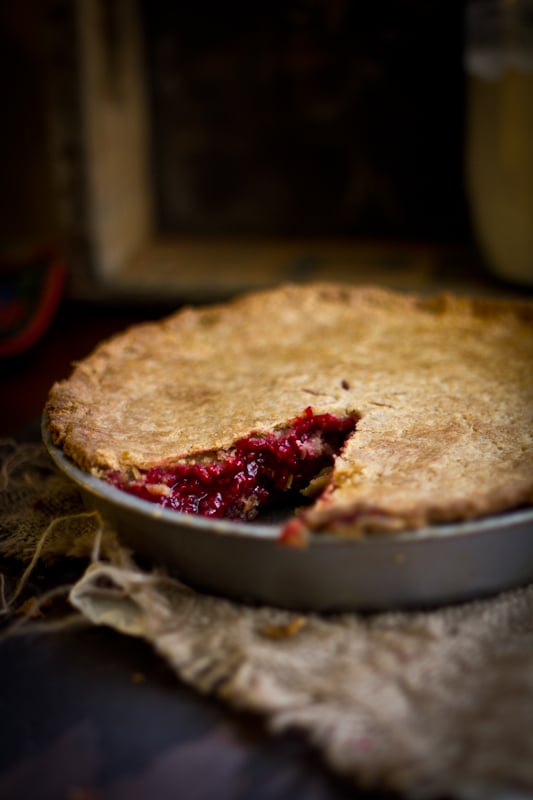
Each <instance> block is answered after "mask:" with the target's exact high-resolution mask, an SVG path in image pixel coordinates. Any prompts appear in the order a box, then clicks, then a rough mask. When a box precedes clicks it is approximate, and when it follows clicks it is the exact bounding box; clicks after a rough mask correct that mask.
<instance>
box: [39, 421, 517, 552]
mask: <svg viewBox="0 0 533 800" xmlns="http://www.w3.org/2000/svg"><path fill="white" fill-rule="evenodd" d="M41 434H42V439H43V442H44V444H45V447H46V449H47V451H48V453H49V455H50V457H51V459H52V461H53V462H54V464H55V465H56V466H57V467H58V468H59V470H60V471H61V472H63V474H65V475H66V476H67V477H68V478H70V479H71V480H72V481H73V482H74V483H75V484H77V485H78V486H79V487H80V488H81V489H82V490H83V491H85V492H88V493H89V494H91V495H93V496H96V497H98V498H99V499H101V500H104V501H105V502H106V503H111V504H112V505H113V506H115V507H121V508H127V509H128V510H129V511H133V512H137V513H138V514H139V515H140V516H142V517H147V518H150V519H153V520H163V521H165V522H166V523H168V524H174V525H176V527H178V528H179V527H183V526H185V527H188V528H193V529H194V528H196V529H198V530H203V531H205V532H210V533H213V534H216V535H221V536H228V537H235V538H240V539H243V540H246V539H252V540H258V539H262V540H271V541H272V542H273V543H278V544H279V542H280V538H279V535H280V533H281V530H282V525H281V523H279V524H275V523H265V522H263V523H255V522H245V521H240V520H227V519H217V518H210V517H203V516H200V515H196V514H186V513H183V512H180V511H174V510H173V509H169V508H164V507H163V506H160V505H158V504H156V503H151V502H150V501H149V500H143V499H142V498H139V497H135V496H134V495H131V494H128V493H127V492H125V491H123V490H122V489H118V488H117V487H115V486H112V485H111V484H109V483H107V482H106V481H105V480H103V479H102V478H98V477H96V476H95V475H91V474H90V473H88V472H86V471H85V470H83V469H81V468H80V467H78V466H77V465H76V464H75V463H74V462H73V461H72V460H71V459H70V458H69V457H68V456H67V455H66V454H65V452H64V451H63V450H62V448H61V447H58V446H57V445H55V444H54V443H53V442H52V438H51V435H50V431H49V427H48V421H47V419H46V415H43V419H42V425H41ZM527 523H532V524H533V507H529V506H528V507H525V508H518V509H514V510H510V511H505V512H502V513H500V514H493V515H490V516H485V517H480V518H476V519H470V520H463V521H460V522H453V523H440V524H437V525H428V526H424V527H422V528H418V529H416V530H408V531H395V532H382V533H381V532H380V533H372V534H371V535H367V536H365V535H363V536H360V535H358V536H354V537H350V536H349V535H334V534H327V533H310V534H309V537H308V542H307V544H308V546H310V545H313V546H325V545H327V546H335V545H339V544H340V543H342V544H343V545H344V546H346V544H347V543H353V544H355V545H357V546H361V545H365V546H369V547H372V545H373V544H375V543H378V542H379V544H380V546H383V544H386V543H390V545H391V546H397V545H398V544H400V543H401V544H402V546H405V545H408V544H409V542H413V543H414V542H421V541H432V540H435V541H441V540H442V539H443V538H447V537H450V538H451V537H453V538H458V537H467V536H477V535H481V534H485V533H486V532H487V531H490V530H493V529H501V528H502V527H503V526H505V527H513V526H515V525H525V524H527Z"/></svg>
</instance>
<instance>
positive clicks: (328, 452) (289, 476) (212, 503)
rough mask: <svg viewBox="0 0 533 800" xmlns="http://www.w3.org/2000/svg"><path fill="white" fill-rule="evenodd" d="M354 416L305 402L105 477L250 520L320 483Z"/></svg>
mask: <svg viewBox="0 0 533 800" xmlns="http://www.w3.org/2000/svg"><path fill="white" fill-rule="evenodd" d="M357 419H358V417H357V415H356V414H349V415H347V416H344V417H338V416H335V415H333V414H314V413H313V410H312V409H311V408H307V409H306V410H305V411H304V412H303V414H302V415H301V416H298V417H296V418H295V419H293V420H291V421H290V422H289V423H287V425H285V426H283V428H281V429H279V430H276V431H269V432H253V433H251V434H250V435H249V436H246V437H243V438H242V439H239V440H237V441H236V442H235V443H234V444H233V445H232V447H231V448H229V449H228V450H224V451H220V452H218V453H207V454H206V453H203V454H202V453H200V454H197V455H196V457H194V458H188V459H186V460H183V461H179V462H178V463H173V464H171V465H160V466H155V467H151V468H150V469H147V470H145V471H139V470H137V471H136V474H135V475H134V476H133V477H132V476H129V477H125V476H124V475H123V474H122V473H118V472H111V473H109V474H108V476H107V477H108V480H109V481H110V482H111V483H113V484H114V485H115V486H117V487H118V488H120V489H123V490H124V491H126V492H128V493H130V494H133V495H135V496H137V497H140V498H143V499H145V500H150V501H152V502H156V503H159V504H160V505H162V506H165V507H167V508H171V509H173V510H175V511H182V512H184V513H189V514H199V515H201V516H205V517H220V518H222V517H224V518H227V519H243V520H253V519H255V518H256V517H257V516H258V515H259V514H260V513H261V512H262V511H265V510H267V509H271V508H272V507H275V506H279V505H282V506H284V507H287V506H289V505H291V504H293V505H294V504H297V503H298V502H299V504H300V505H301V504H303V503H304V502H305V500H306V498H309V497H312V496H313V495H314V494H315V493H316V492H318V491H320V490H321V489H322V488H323V486H324V484H325V482H327V476H328V474H329V473H330V471H331V467H332V466H333V462H334V460H335V457H336V456H337V455H338V454H339V453H340V452H341V451H342V448H343V446H344V444H345V442H346V440H347V438H348V437H349V436H350V434H352V433H353V432H354V430H355V426H356V424H357Z"/></svg>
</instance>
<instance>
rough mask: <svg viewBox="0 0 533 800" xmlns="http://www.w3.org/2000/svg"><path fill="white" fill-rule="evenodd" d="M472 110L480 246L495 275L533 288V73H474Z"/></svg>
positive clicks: (473, 199) (472, 176)
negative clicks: (530, 285)
mask: <svg viewBox="0 0 533 800" xmlns="http://www.w3.org/2000/svg"><path fill="white" fill-rule="evenodd" d="M528 66H529V65H528ZM467 108H468V111H467V152H466V156H467V160H466V169H467V184H468V192H469V198H470V205H471V209H472V218H473V223H474V226H475V229H476V233H477V237H478V241H479V244H480V246H481V248H482V250H483V251H484V254H485V257H486V258H487V262H488V265H489V266H490V268H491V269H492V270H493V272H494V273H496V274H498V275H500V276H502V277H504V278H508V279H510V280H513V281H517V282H519V283H523V284H533V68H532V69H529V68H528V69H524V70H523V69H519V68H516V67H507V68H505V69H502V70H500V71H499V74H497V75H490V74H489V75H487V74H485V75H483V74H473V73H472V72H470V74H469V75H468V104H467Z"/></svg>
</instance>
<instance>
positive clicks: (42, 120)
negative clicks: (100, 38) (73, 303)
mask: <svg viewBox="0 0 533 800" xmlns="http://www.w3.org/2000/svg"><path fill="white" fill-rule="evenodd" d="M37 9H38V6H37V5H36V4H32V3H31V2H29V3H27V4H26V3H22V4H21V3H2V4H1V5H0V99H1V103H2V124H1V125H0V163H1V172H0V175H1V183H0V186H1V198H2V200H1V209H0V357H4V356H16V355H18V354H19V353H21V352H24V351H25V350H27V349H28V348H29V347H31V346H32V345H33V344H34V343H35V342H36V341H37V340H38V339H39V338H40V337H41V336H42V334H43V332H44V331H45V330H46V328H47V326H48V324H49V323H50V321H51V319H52V318H53V315H54V313H55V311H56V309H57V306H58V304H59V301H60V298H61V296H62V290H63V281H64V272H65V269H64V265H63V260H62V254H61V245H60V236H59V222H58V217H57V206H56V203H57V200H58V195H57V191H56V187H55V183H54V179H53V169H54V167H53V161H54V159H53V156H52V147H51V135H50V128H49V112H50V104H49V97H48V95H47V91H48V82H47V79H46V64H47V58H48V56H47V53H46V49H45V42H44V39H43V37H42V27H41V24H40V23H41V22H42V19H40V18H39V14H38V12H37Z"/></svg>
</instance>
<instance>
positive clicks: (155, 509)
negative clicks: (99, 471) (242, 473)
mask: <svg viewBox="0 0 533 800" xmlns="http://www.w3.org/2000/svg"><path fill="white" fill-rule="evenodd" d="M43 439H44V442H45V445H46V447H47V449H48V451H49V453H50V455H51V457H52V459H53V461H54V462H55V464H56V465H57V467H58V468H59V469H60V470H61V471H62V472H63V473H64V474H65V475H66V476H68V477H69V478H70V479H71V480H73V481H74V482H75V483H76V484H77V486H78V487H79V489H80V492H81V494H82V497H83V500H84V503H85V505H86V507H88V508H89V509H96V510H98V511H99V512H100V513H101V515H102V517H104V518H105V519H107V520H108V521H109V522H110V523H111V524H113V525H114V527H115V529H116V530H117V532H118V535H119V538H120V539H121V541H122V542H123V543H124V544H125V545H127V546H128V547H130V548H131V549H132V550H133V551H134V552H135V553H137V554H138V555H139V556H142V557H145V558H148V559H149V560H150V561H151V562H152V563H154V564H157V565H158V566H161V567H163V568H164V569H166V570H167V571H168V572H169V573H172V574H174V575H176V576H177V577H179V578H180V579H181V580H182V581H183V582H184V583H186V584H188V585H189V586H191V587H192V588H195V589H198V590H201V591H205V592H209V593H211V594H216V595H221V596H224V597H228V598H231V599H235V600H239V601H241V602H248V603H253V604H263V605H271V606H277V607H280V608H286V609H291V610H295V611H296V610H299V611H315V612H329V611H385V610H399V609H410V608H411V609H412V608H430V607H435V606H439V605H444V604H449V603H458V602H464V601H468V600H472V599H474V598H480V597H486V596H490V595H493V594H496V593H498V592H501V591H505V590H509V589H512V588H516V587H518V586H522V585H525V584H527V583H529V582H531V581H533V509H532V508H528V509H522V510H517V511H513V512H510V513H507V514H503V515H500V516H494V517H490V518H486V519H483V520H477V521H470V522H463V523H460V524H453V525H439V526H433V527H428V528H424V529H421V530H417V531H413V532H406V533H401V534H374V535H372V536H369V537H366V538H360V539H346V538H339V537H329V536H326V535H314V536H311V537H310V541H309V544H308V545H307V546H306V547H303V548H295V547H289V546H287V545H283V544H280V543H279V542H278V541H277V538H278V534H279V531H280V524H279V523H278V524H275V523H272V524H267V523H262V524H254V523H245V522H232V521H227V520H210V519H206V518H203V517H197V516H194V515H191V514H182V513H179V512H176V511H172V510H170V509H165V508H162V507H160V506H158V505H156V504H153V503H150V502H148V501H145V500H141V499H139V498H137V497H133V496H131V495H129V494H127V493H125V492H123V491H121V490H119V489H116V488H115V487H113V486H110V485H108V484H107V483H106V482H105V481H102V480H100V479H98V478H96V477H94V476H92V475H89V474H88V473H86V472H84V471H82V470H80V469H79V468H78V467H76V466H75V465H74V464H73V462H72V461H71V460H70V459H68V458H67V457H66V456H65V454H64V453H63V451H62V450H61V449H59V448H57V447H55V446H54V445H53V444H52V442H51V439H50V435H49V433H48V429H47V425H46V423H45V422H44V423H43Z"/></svg>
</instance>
